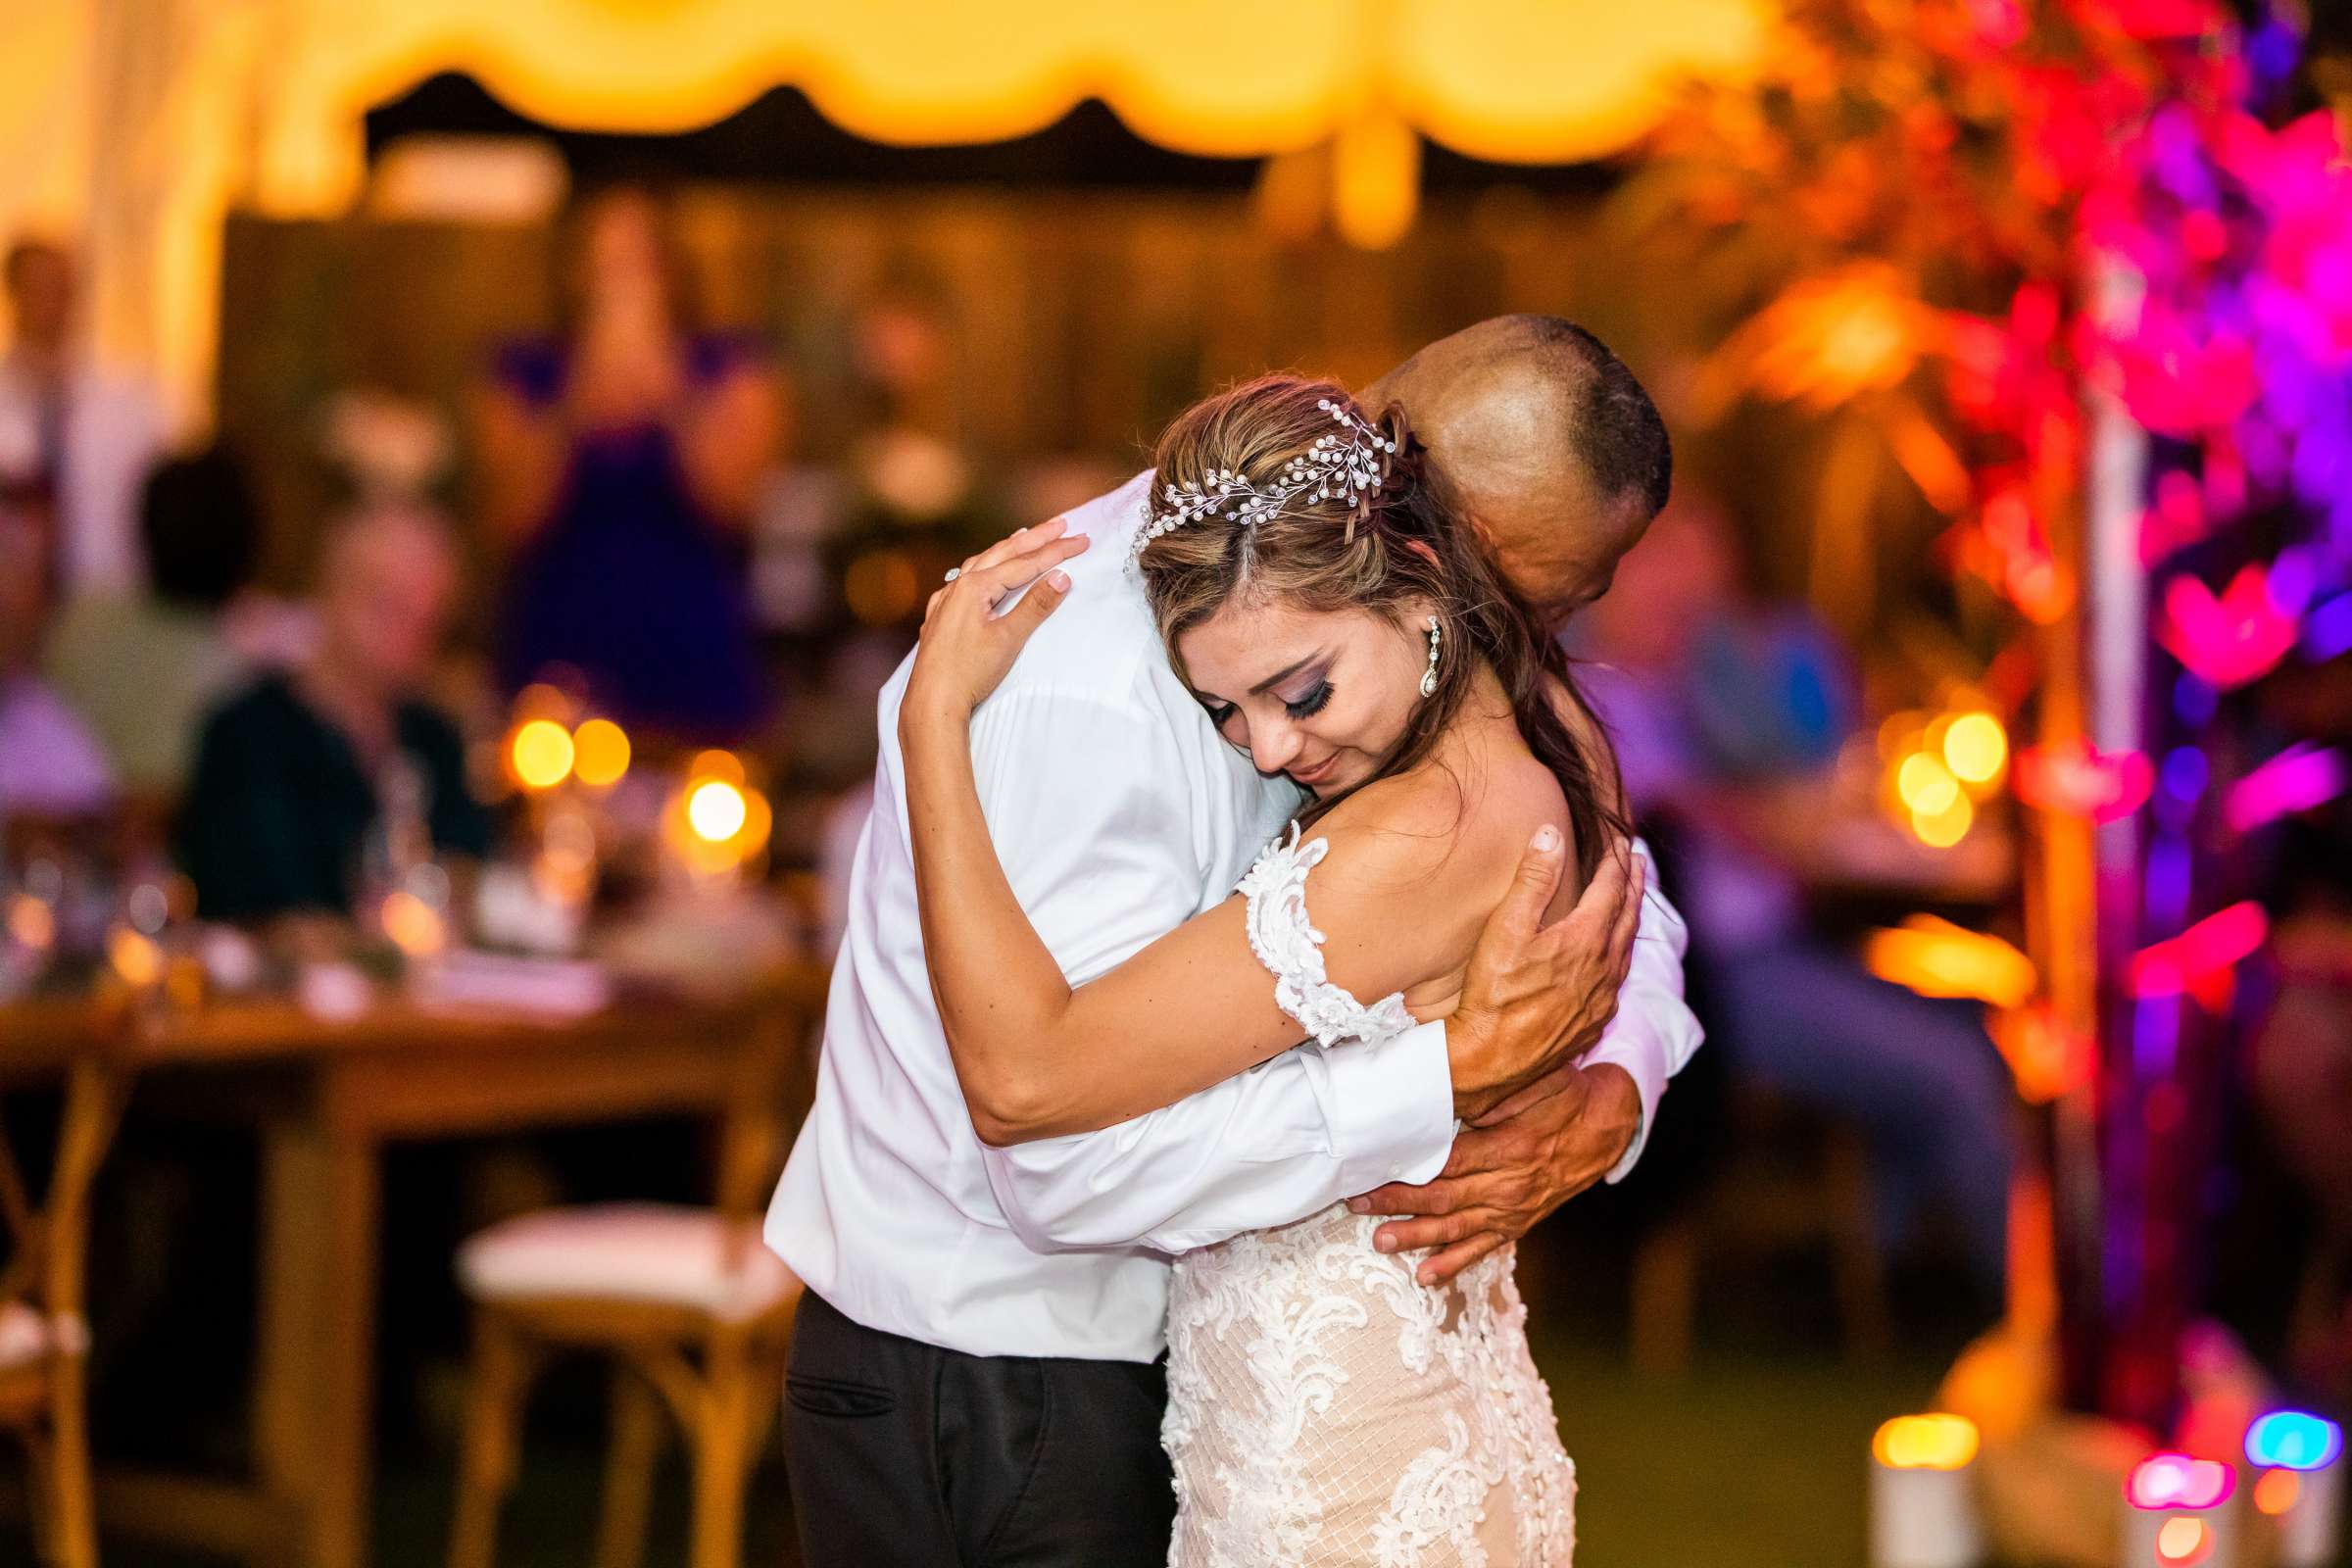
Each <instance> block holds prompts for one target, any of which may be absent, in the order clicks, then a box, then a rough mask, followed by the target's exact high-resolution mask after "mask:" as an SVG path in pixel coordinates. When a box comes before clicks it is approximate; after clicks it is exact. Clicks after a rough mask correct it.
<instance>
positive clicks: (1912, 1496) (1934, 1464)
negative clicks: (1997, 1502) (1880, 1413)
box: [1870, 1415, 1985, 1568]
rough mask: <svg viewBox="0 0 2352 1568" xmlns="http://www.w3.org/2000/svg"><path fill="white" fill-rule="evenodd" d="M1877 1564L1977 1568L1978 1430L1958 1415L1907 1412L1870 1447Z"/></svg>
mask: <svg viewBox="0 0 2352 1568" xmlns="http://www.w3.org/2000/svg"><path fill="white" fill-rule="evenodd" d="M1870 1455H1871V1469H1870V1561H1871V1568H1974V1565H1975V1564H1977V1563H1979V1562H1982V1561H1983V1560H1984V1557H1985V1536H1984V1530H1983V1528H1982V1527H1981V1525H1980V1524H1979V1523H1978V1519H1977V1495H1976V1472H1975V1470H1974V1468H1973V1466H1974V1464H1975V1462H1976V1457H1977V1429H1976V1426H1975V1424H1974V1423H1973V1422H1971V1421H1969V1420H1967V1419H1966V1418H1965V1417H1962V1416H1956V1415H1905V1416H1897V1417H1895V1418H1894V1419H1893V1420H1891V1421H1889V1422H1887V1423H1886V1425H1884V1426H1882V1427H1880V1428H1879V1432H1878V1436H1877V1437H1876V1438H1874V1439H1872V1440H1871V1445H1870Z"/></svg>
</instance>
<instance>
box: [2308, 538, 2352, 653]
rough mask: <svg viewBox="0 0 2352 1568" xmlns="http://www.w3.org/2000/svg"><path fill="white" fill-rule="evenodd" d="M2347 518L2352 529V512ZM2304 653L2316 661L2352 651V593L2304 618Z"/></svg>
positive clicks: (2337, 596)
mask: <svg viewBox="0 0 2352 1568" xmlns="http://www.w3.org/2000/svg"><path fill="white" fill-rule="evenodd" d="M2344 515H2345V516H2346V518H2347V524H2348V528H2352V509H2347V511H2346V513H2345V514H2344ZM2303 652H2304V653H2305V654H2306V655H2308V656H2309V657H2310V658H2311V659H2312V660H2313V661H2315V662H2324V661H2327V660H2330V659H2333V658H2335V657H2336V655H2338V654H2342V653H2347V652H2352V594H2337V595H2336V596H2335V597H2334V598H2333V599H2330V600H2328V601H2327V603H2326V604H2324V605H2320V606H2318V607H2317V608H2315V609H2313V610H2312V611H2311V612H2310V613H2307V614H2306V615H2305V616H2304V617H2303Z"/></svg>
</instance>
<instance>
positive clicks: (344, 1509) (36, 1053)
mask: <svg viewBox="0 0 2352 1568" xmlns="http://www.w3.org/2000/svg"><path fill="white" fill-rule="evenodd" d="M821 1006H822V982H821V977H819V976H815V975H812V974H806V973H799V972H795V973H793V974H790V975H787V976H784V977H780V978H779V979H778V980H777V981H776V982H775V983H773V984H771V985H766V986H762V987H760V988H756V989H747V990H746V991H745V992H744V993H743V994H741V995H739V996H734V997H730V998H728V999H726V1000H724V1001H707V1002H699V1003H688V1002H662V1003H659V1004H655V1003H620V1004H616V1005H613V1006H612V1007H609V1008H607V1009H605V1010H603V1011H601V1012H598V1013H596V1014H593V1015H591V1016H589V1017H586V1018H582V1019H575V1020H566V1021H562V1022H545V1021H539V1020H533V1019H527V1018H521V1017H516V1016H512V1015H499V1014H494V1013H471V1014H465V1015H457V1014H450V1013H443V1012H422V1011H418V1010H417V1009H415V1008H413V1007H410V1006H407V1005H397V1004H394V1005H381V1006H378V1007H376V1008H374V1009H372V1010H370V1011H369V1012H368V1013H367V1014H366V1015H365V1016H363V1017H362V1018H360V1019H358V1020H356V1021H352V1022H348V1023H331V1022H325V1021H322V1020H319V1019H317V1018H313V1017H311V1016H309V1015H308V1014H306V1013H304V1012H302V1011H301V1010H300V1009H298V1008H296V1007H294V1006H292V1005H289V1004H285V1003H281V1002H267V1003H256V1002H225V1003H217V1004H214V1005H209V1006H207V1007H206V1008H204V1009H203V1010H202V1011H201V1012H199V1013H197V1014H195V1015H193V1016H191V1017H189V1018H187V1019H184V1020H181V1021H178V1022H174V1023H172V1024H169V1025H166V1026H163V1027H160V1028H157V1029H155V1030H151V1031H148V1032H147V1033H146V1034H145V1035H144V1036H142V1037H141V1038H140V1039H139V1041H138V1042H137V1043H136V1045H135V1046H134V1047H133V1048H132V1049H131V1058H132V1060H133V1061H134V1062H135V1064H136V1066H137V1068H138V1070H139V1072H140V1074H141V1079H142V1082H143V1083H147V1084H150V1085H151V1086H152V1084H153V1083H154V1081H155V1080H159V1079H160V1080H165V1081H167V1082H168V1083H169V1085H170V1093H171V1094H172V1097H173V1103H174V1105H175V1107H176V1106H179V1105H183V1104H196V1103H210V1104H212V1105H216V1106H219V1107H220V1108H221V1109H223V1110H226V1111H227V1112H229V1113H231V1114H234V1115H237V1116H239V1117H240V1118H241V1119H246V1120H254V1121H258V1123H259V1127H260V1133H261V1141H262V1209H263V1213H262V1247H261V1257H262V1265H261V1267H262V1278H261V1282H260V1298H259V1299H260V1303H261V1312H260V1321H259V1323H258V1325H257V1334H258V1338H257V1375H256V1388H255V1399H254V1453H255V1457H256V1468H257V1472H258V1473H257V1475H256V1476H255V1477H254V1479H253V1481H252V1483H251V1484H247V1485H236V1484H228V1483H219V1482H212V1481H198V1480H192V1479H188V1478H184V1477H175V1476H160V1475H148V1476H121V1475H118V1476H113V1477H102V1478H101V1481H100V1487H99V1502H100V1515H101V1517H102V1518H103V1519H104V1520H105V1521H106V1522H107V1523H108V1525H110V1526H120V1527H121V1528H123V1529H124V1530H125V1531H130V1532H134V1533H139V1534H157V1535H163V1536H168V1537H171V1538H172V1539H176V1540H180V1541H183V1542H185V1543H187V1544H191V1545H195V1546H199V1547H202V1548H206V1549H211V1550H215V1551H221V1552H225V1553H229V1554H231V1555H239V1556H243V1557H246V1558H248V1559H249V1560H252V1561H254V1562H257V1563H270V1564H283V1563H302V1564H308V1565H310V1568H363V1565H364V1564H366V1563H367V1562H368V1557H369V1550H368V1545H369V1540H368V1538H369V1524H370V1493H371V1484H372V1471H373V1452H372V1431H371V1426H372V1420H373V1415H374V1366H375V1353H374V1352H375V1306H376V1297H377V1284H378V1280H377V1248H378V1242H379V1230H380V1220H381V1191H380V1183H381V1171H382V1162H383V1161H382V1155H383V1151H384V1149H385V1146H387V1145H388V1144H391V1143H394V1142H397V1141H400V1140H422V1139H437V1138H449V1137H457V1136H463V1135H469V1134H481V1133H493V1132H507V1131H515V1130H518V1129H524V1128H537V1127H546V1126H551V1125H559V1124H569V1123H583V1122H596V1121H615V1120H621V1119H625V1118H630V1117H636V1116H643V1115H647V1114H656V1113H664V1112H666V1113H686V1114H698V1113H699V1114H703V1115H708V1116H710V1117H712V1118H713V1119H715V1120H717V1121H718V1122H719V1123H720V1124H721V1126H722V1129H723V1131H722V1138H721V1153H720V1168H721V1188H722V1191H721V1194H720V1198H721V1201H722V1204H723V1205H725V1206H727V1207H730V1208H732V1209H736V1210H743V1211H748V1210H754V1209H756V1207H757V1204H758V1202H759V1201H760V1196H761V1195H760V1192H759V1188H760V1187H761V1186H763V1185H764V1183H765V1182H766V1181H767V1180H769V1179H771V1178H772V1176H773V1173H774V1166H775V1164H776V1162H777V1161H778V1160H779V1159H780V1157H781V1152H782V1140H783V1133H784V1130H785V1127H786V1126H787V1124H788V1122H789V1121H790V1120H791V1119H793V1111H794V1110H795V1109H796V1108H797V1107H798V1106H802V1105H805V1104H806V1094H807V1087H808V1084H807V1078H806V1073H807V1054H806V1053H805V1052H804V1051H803V1050H802V1049H800V1048H802V1047H803V1045H804V1043H805V1041H806V1040H807V1037H808V1035H809V1029H808V1027H807V1023H808V1021H809V1020H812V1019H813V1018H814V1017H816V1016H817V1015H818V1013H819V1011H820V1009H821ZM87 1011H88V1009H87V1008H83V1007H77V1006H75V1005H66V1004H45V1003H42V1004H25V1005H17V1006H13V1007H7V1008H0V1061H6V1060H8V1059H9V1058H11V1057H15V1058H18V1059H19V1061H20V1062H22V1061H23V1060H24V1059H25V1058H28V1057H29V1058H38V1057H40V1056H43V1055H44V1054H47V1055H54V1054H60V1053H63V1052H68V1051H71V1050H73V1049H74V1048H75V1046H76V1045H77V1043H80V1042H85V1041H87V1040H88V1039H89V1038H91V1037H92V1034H93V1032H94V1030H93V1027H92V1026H91V1024H90V1022H89V1020H88V1018H87V1016H86V1013H87ZM150 1092H155V1091H154V1090H153V1089H152V1087H151V1090H150Z"/></svg>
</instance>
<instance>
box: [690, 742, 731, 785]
mask: <svg viewBox="0 0 2352 1568" xmlns="http://www.w3.org/2000/svg"><path fill="white" fill-rule="evenodd" d="M686 776H687V777H688V778H691V779H696V780H701V779H706V778H714V779H717V780H719V781H720V782H722V783H726V784H732V785H734V786H735V787H736V788H737V789H741V788H743V780H744V772H743V759H742V758H740V757H737V756H736V755H735V754H734V753H733V752H722V751H715V750H714V751H708V752H697V753H695V754H694V761H693V762H692V763H691V764H690V765H689V766H688V767H687V769H686Z"/></svg>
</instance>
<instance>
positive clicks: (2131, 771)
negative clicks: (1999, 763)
mask: <svg viewBox="0 0 2352 1568" xmlns="http://www.w3.org/2000/svg"><path fill="white" fill-rule="evenodd" d="M2013 776H2014V778H2015V780H2016V787H2017V798H2018V799H2019V800H2021V801H2023V802H2025V803H2026V804H2027V805H2028V806H2031V807H2033V808H2034V809H2035V810H2039V811H2056V812H2058V813H2060V814H2061V815H2065V816H2087V817H2089V818H2090V819H2091V820H2092V821H2094V822H2113V821H2115V820H2117V819H2118V818H2120V817H2126V816H2130V815H2131V813H2132V812H2133V811H2136V810H2138V809H2139V808H2140V806H2141V804H2142V803H2143V802H2145V801H2146V800H2147V798H2148V791H2149V790H2151V789H2153V788H2154V787H2155V783H2156V769H2155V767H2154V766H2153V765H2152V764H2151V763H2150V762H2149V761H2148V760H2147V758H2146V757H2144V756H2142V755H2141V754H2140V753H2138V752H2124V753H2121V754H2118V755H2115V756H2109V755H2108V754H2106V753H2103V752H2100V751H2098V750H2097V749H2095V748H2093V747H2091V746H2088V745H2086V744H2084V743H2082V742H2080V741H2078V742H2076V743H2075V744H2073V745H2072V746H2066V747H2047V746H2035V747H2032V748H2030V749H2029V750H2027V751H2025V752H2022V753H2020V754H2019V755H2018V759H2017V769H2016V772H2015V774H2014V775H2013Z"/></svg>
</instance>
